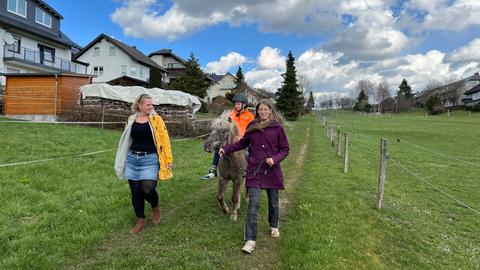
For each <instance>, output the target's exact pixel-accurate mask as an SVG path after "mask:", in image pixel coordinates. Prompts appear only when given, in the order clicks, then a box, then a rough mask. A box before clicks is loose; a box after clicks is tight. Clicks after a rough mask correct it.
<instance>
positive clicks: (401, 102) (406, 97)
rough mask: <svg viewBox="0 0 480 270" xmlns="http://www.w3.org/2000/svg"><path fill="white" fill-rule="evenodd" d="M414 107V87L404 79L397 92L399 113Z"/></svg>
mask: <svg viewBox="0 0 480 270" xmlns="http://www.w3.org/2000/svg"><path fill="white" fill-rule="evenodd" d="M412 106H413V93H412V87H410V85H408V82H407V80H406V79H405V78H404V79H403V80H402V82H401V83H400V85H399V86H398V91H397V112H398V111H401V112H403V111H408V110H409V109H410V108H411V107H412Z"/></svg>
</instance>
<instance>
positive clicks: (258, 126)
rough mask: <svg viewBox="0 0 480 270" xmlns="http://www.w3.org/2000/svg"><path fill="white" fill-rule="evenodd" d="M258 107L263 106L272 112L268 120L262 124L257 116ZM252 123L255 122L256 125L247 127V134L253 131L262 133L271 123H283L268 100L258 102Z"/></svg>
mask: <svg viewBox="0 0 480 270" xmlns="http://www.w3.org/2000/svg"><path fill="white" fill-rule="evenodd" d="M260 105H265V106H267V107H268V108H269V109H270V110H271V111H272V114H271V117H270V119H268V120H266V121H263V122H261V121H260V115H259V114H258V108H260ZM254 121H256V123H255V124H253V125H251V126H249V127H248V128H247V132H250V131H254V130H261V131H263V129H264V128H266V127H268V126H270V124H271V123H272V122H277V123H278V124H282V123H283V122H284V120H283V117H282V115H281V114H280V113H278V112H277V110H276V109H275V106H274V105H273V103H272V102H271V101H270V100H268V99H261V100H260V101H259V102H258V104H257V106H256V107H255V120H254Z"/></svg>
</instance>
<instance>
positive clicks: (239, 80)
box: [235, 66, 245, 88]
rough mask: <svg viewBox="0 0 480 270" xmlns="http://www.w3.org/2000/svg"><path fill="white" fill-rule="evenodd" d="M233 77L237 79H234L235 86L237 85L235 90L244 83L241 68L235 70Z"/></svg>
mask: <svg viewBox="0 0 480 270" xmlns="http://www.w3.org/2000/svg"><path fill="white" fill-rule="evenodd" d="M235 76H236V77H237V78H236V79H235V84H236V85H237V88H238V87H239V86H240V85H241V84H243V83H245V76H243V71H242V67H240V66H239V67H238V70H237V73H236V74H235Z"/></svg>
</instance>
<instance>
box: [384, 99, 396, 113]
mask: <svg viewBox="0 0 480 270" xmlns="http://www.w3.org/2000/svg"><path fill="white" fill-rule="evenodd" d="M396 103H397V101H396V99H395V98H392V97H387V98H386V99H384V100H383V101H382V102H380V108H381V113H390V112H394V111H396V108H395V106H396Z"/></svg>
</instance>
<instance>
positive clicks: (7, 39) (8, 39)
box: [3, 32, 15, 45]
mask: <svg viewBox="0 0 480 270" xmlns="http://www.w3.org/2000/svg"><path fill="white" fill-rule="evenodd" d="M3 40H5V43H6V44H8V45H12V44H13V43H14V42H15V40H14V39H13V36H12V34H10V33H8V32H5V34H3Z"/></svg>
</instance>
